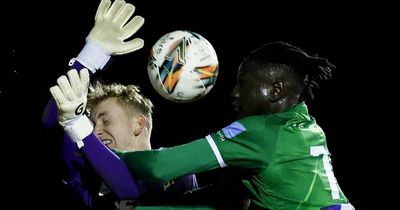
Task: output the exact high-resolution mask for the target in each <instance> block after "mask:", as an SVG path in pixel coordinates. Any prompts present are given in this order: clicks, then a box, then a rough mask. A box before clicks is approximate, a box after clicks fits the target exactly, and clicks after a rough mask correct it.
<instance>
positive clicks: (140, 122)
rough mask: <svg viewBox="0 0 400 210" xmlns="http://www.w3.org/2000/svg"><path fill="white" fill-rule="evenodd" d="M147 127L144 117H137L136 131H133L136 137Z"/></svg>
mask: <svg viewBox="0 0 400 210" xmlns="http://www.w3.org/2000/svg"><path fill="white" fill-rule="evenodd" d="M145 126H146V118H145V117H144V116H143V115H139V116H137V117H136V125H135V129H134V131H133V133H134V134H135V136H138V135H139V134H141V133H142V131H143V129H144V127H145Z"/></svg>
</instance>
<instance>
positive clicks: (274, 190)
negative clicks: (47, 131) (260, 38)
mask: <svg viewBox="0 0 400 210" xmlns="http://www.w3.org/2000/svg"><path fill="white" fill-rule="evenodd" d="M333 69H335V66H334V65H332V64H331V63H330V62H329V61H328V60H327V59H325V58H321V57H317V56H310V55H308V54H307V53H306V52H304V51H303V50H301V49H300V48H298V47H295V46H293V45H290V44H288V43H285V42H272V43H268V44H265V45H263V46H261V47H260V48H258V49H256V50H255V51H253V52H251V53H250V55H249V56H248V57H247V58H246V59H245V60H244V61H243V62H242V63H241V65H240V67H239V70H238V74H237V80H238V81H237V85H236V86H235V88H234V90H233V91H232V98H233V106H234V109H235V111H237V114H238V120H237V121H235V122H233V123H232V124H230V125H228V126H227V127H225V128H223V129H221V130H220V131H217V132H215V133H211V134H210V135H208V136H206V137H205V138H200V139H198V140H195V141H193V142H190V143H187V144H184V145H180V146H175V147H171V148H165V149H161V150H147V151H136V152H123V151H121V152H117V155H118V156H119V157H120V158H121V159H122V160H123V161H124V162H125V163H126V164H127V165H128V167H129V169H130V170H131V171H132V172H133V173H134V174H135V176H136V177H138V178H143V179H146V180H161V181H167V180H171V179H174V178H176V177H179V176H182V175H185V174H191V173H198V172H202V171H208V170H212V169H216V168H223V167H231V168H233V169H235V170H236V171H237V175H238V176H239V177H240V179H241V182H242V184H243V186H244V187H245V189H246V192H247V198H248V201H249V202H248V208H249V209H272V210H275V209H287V210H289V209H290V210H292V209H307V210H334V209H335V210H337V209H341V210H353V209H354V207H353V206H352V205H351V204H350V203H349V201H348V199H347V198H346V197H345V195H344V193H343V192H342V190H341V189H340V187H339V184H338V182H337V180H336V178H335V176H334V173H333V169H332V165H331V161H330V160H331V159H330V153H329V150H328V146H327V142H326V137H325V134H324V132H323V130H322V129H321V128H320V127H319V126H318V124H317V123H316V120H315V119H314V118H313V117H312V116H311V115H310V114H309V113H308V109H307V106H306V101H308V100H311V99H313V98H314V94H313V90H314V89H315V88H316V87H318V85H319V82H321V81H323V80H328V79H330V78H331V71H332V70H333ZM53 96H55V98H57V96H56V95H55V94H53ZM76 101H79V100H75V99H72V100H70V102H71V103H76ZM75 107H76V106H75ZM59 109H60V110H63V108H62V107H59ZM73 119H74V121H76V123H73V125H72V126H75V125H80V126H79V127H80V128H86V129H83V130H80V131H78V130H75V131H76V135H77V134H78V137H77V141H78V142H80V144H86V142H90V141H89V139H90V133H91V131H92V130H93V129H92V128H90V125H89V123H87V122H85V117H84V116H76V117H74V118H73ZM71 136H73V134H71ZM87 146H88V147H90V145H87ZM103 152H107V151H103ZM118 160H119V159H118V158H116V162H118ZM116 164H117V163H116ZM120 165H121V167H123V165H124V163H120ZM221 196H223V195H221Z"/></svg>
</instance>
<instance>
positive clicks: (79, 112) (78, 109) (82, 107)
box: [75, 103, 85, 115]
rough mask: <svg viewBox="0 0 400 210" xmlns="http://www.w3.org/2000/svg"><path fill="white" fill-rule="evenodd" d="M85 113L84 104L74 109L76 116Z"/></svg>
mask: <svg viewBox="0 0 400 210" xmlns="http://www.w3.org/2000/svg"><path fill="white" fill-rule="evenodd" d="M83 111H85V106H84V103H81V104H79V106H78V107H77V108H76V109H75V114H76V115H81V114H82V113H83Z"/></svg>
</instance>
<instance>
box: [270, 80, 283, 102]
mask: <svg viewBox="0 0 400 210" xmlns="http://www.w3.org/2000/svg"><path fill="white" fill-rule="evenodd" d="M284 87H285V86H284V83H283V81H277V82H274V83H273V84H272V89H271V101H273V102H275V101H278V100H279V99H281V98H282V97H283V95H284V91H285V90H284Z"/></svg>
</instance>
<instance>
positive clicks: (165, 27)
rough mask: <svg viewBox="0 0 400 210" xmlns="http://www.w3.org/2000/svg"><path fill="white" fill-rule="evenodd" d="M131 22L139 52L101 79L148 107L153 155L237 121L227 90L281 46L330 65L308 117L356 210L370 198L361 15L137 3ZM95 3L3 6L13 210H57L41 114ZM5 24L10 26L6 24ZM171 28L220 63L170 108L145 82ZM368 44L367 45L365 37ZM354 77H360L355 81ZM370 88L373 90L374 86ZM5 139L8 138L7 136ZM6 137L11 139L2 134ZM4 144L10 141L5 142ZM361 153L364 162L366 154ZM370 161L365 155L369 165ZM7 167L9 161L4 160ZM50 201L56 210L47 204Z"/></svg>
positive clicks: (80, 42)
mask: <svg viewBox="0 0 400 210" xmlns="http://www.w3.org/2000/svg"><path fill="white" fill-rule="evenodd" d="M130 2H131V3H133V4H134V5H135V6H136V12H135V14H136V15H141V16H143V17H144V18H145V24H144V26H143V27H142V28H141V29H140V30H139V32H138V33H137V34H136V35H135V37H141V38H143V39H144V40H145V46H144V48H143V49H141V50H139V51H137V52H133V53H130V54H127V55H122V56H115V57H114V58H113V63H112V64H111V66H110V68H109V69H108V70H107V71H106V72H102V73H101V75H102V76H103V79H104V80H107V81H118V82H121V83H123V84H130V83H133V84H137V85H139V86H140V87H141V90H142V92H143V93H144V94H145V95H146V96H148V97H149V98H150V99H151V100H152V101H153V103H154V105H155V110H154V119H153V120H154V128H153V134H152V144H153V147H159V146H172V145H177V144H181V143H186V142H189V141H190V140H194V139H197V138H199V137H203V136H205V135H207V134H208V133H209V132H214V131H217V130H219V129H220V128H222V127H224V126H226V125H228V124H229V123H230V122H231V121H232V120H234V119H235V118H234V115H233V112H232V109H231V105H230V92H231V90H232V88H233V86H234V85H235V82H236V70H237V68H238V65H239V64H240V62H241V60H242V59H243V58H244V57H245V56H246V55H247V54H248V53H249V52H250V51H251V50H253V49H255V48H257V47H258V46H260V45H261V44H263V43H266V42H269V41H278V40H280V41H286V42H289V43H292V44H293V45H296V46H298V47H300V48H302V49H304V50H305V51H306V52H309V53H310V54H315V53H317V54H318V55H320V56H321V57H326V58H328V59H329V60H330V61H331V62H332V63H333V64H335V65H336V66H337V70H336V71H335V72H334V77H333V79H332V80H331V81H330V82H328V83H326V84H325V85H324V86H322V87H321V89H320V90H319V91H317V93H316V100H315V101H313V102H312V103H310V104H309V108H310V113H311V114H312V115H313V116H315V117H316V119H317V122H318V123H319V124H320V126H321V127H322V128H323V129H324V130H325V132H326V135H327V141H328V146H329V149H330V152H331V153H332V164H333V167H334V171H335V175H336V177H337V179H338V181H339V184H340V186H341V188H342V190H343V191H344V193H345V194H346V196H347V197H348V198H349V200H350V201H351V202H352V204H353V205H354V206H355V207H356V208H358V209H364V208H366V206H367V205H366V204H364V202H365V201H366V200H367V199H368V197H371V194H372V193H371V192H370V190H368V189H369V187H370V186H371V185H372V184H370V183H365V181H363V180H365V179H369V178H368V177H369V176H370V173H371V172H370V170H371V169H370V165H369V162H368V156H369V155H371V154H369V153H368V152H367V151H368V150H369V148H371V147H373V146H374V145H373V142H372V140H373V139H376V136H375V134H374V132H373V130H374V129H377V125H374V124H372V123H370V121H369V118H368V116H366V114H365V112H364V111H363V108H364V107H362V106H360V104H361V103H362V102H363V101H368V95H367V93H366V92H367V91H365V90H366V89H369V85H370V83H369V80H368V79H369V76H367V74H366V72H365V70H364V71H362V70H360V69H362V68H361V66H360V61H362V60H364V61H365V59H366V58H365V57H362V56H361V55H362V53H363V52H364V50H365V46H369V45H370V43H369V41H362V40H365V39H362V38H363V36H365V33H366V32H367V31H368V30H366V28H367V27H366V25H369V24H370V23H371V20H370V19H369V18H367V17H366V16H364V15H366V14H364V13H367V12H365V11H364V12H363V11H362V10H357V12H359V13H355V10H354V9H355V8H354V7H349V5H337V4H329V3H326V4H324V5H322V4H312V5H311V4H310V5H304V4H303V5H299V4H293V3H282V4H280V5H276V4H272V3H270V2H261V1H245V2H238V3H228V2H227V1H226V2H218V5H217V2H216V1H209V0H203V1H174V2H172V1H163V2H158V1H154V2H150V1H135V2H132V1H130ZM97 6H98V1H78V0H69V1H66V2H63V3H61V2H59V1H51V2H29V3H25V2H24V3H22V2H13V5H11V6H8V5H7V7H6V8H7V9H10V10H11V11H12V12H11V13H10V14H11V15H9V16H8V20H11V21H9V22H7V23H6V28H7V29H9V30H8V31H11V32H12V33H6V34H5V35H6V41H5V42H4V43H5V46H6V50H7V53H6V55H7V56H6V57H5V61H6V62H4V63H5V64H6V65H5V66H3V68H2V70H1V83H0V91H1V92H0V97H1V101H2V103H1V104H2V106H4V108H3V110H5V111H4V114H5V120H4V121H3V124H4V123H6V124H7V126H5V129H6V130H7V131H9V132H10V133H12V136H15V137H13V138H12V139H11V140H9V141H6V142H5V144H6V146H7V149H5V150H7V151H9V152H11V153H12V154H13V155H12V156H10V155H6V154H5V153H4V154H3V155H4V157H3V160H7V161H3V162H4V163H3V164H4V167H6V168H7V169H6V170H5V171H7V173H5V174H6V175H7V180H10V183H9V184H7V186H11V187H10V188H9V191H8V192H9V193H8V194H9V195H10V199H11V200H9V202H12V203H13V204H14V205H16V206H20V205H28V206H29V207H41V208H46V209H47V208H49V209H54V208H55V209H57V208H62V205H63V204H62V202H64V201H65V199H63V196H64V195H63V194H62V192H61V189H60V188H59V180H58V178H59V177H58V176H59V175H58V174H59V168H58V166H57V164H58V161H57V154H58V152H59V149H60V148H59V147H58V146H59V145H58V144H57V143H56V142H57V141H59V139H47V138H46V136H45V135H43V134H44V133H43V130H42V128H41V124H40V117H41V112H42V110H43V108H44V106H45V104H46V102H47V100H48V99H49V97H50V93H49V91H48V88H49V87H50V86H52V85H54V81H55V80H56V79H57V78H58V77H59V76H60V75H61V74H63V73H64V72H65V71H66V70H67V69H68V67H67V64H68V61H69V60H70V59H71V58H72V57H75V56H76V55H77V54H78V53H79V51H80V50H81V48H82V47H83V46H84V44H85V37H86V36H87V34H88V33H89V31H90V29H91V28H92V26H93V24H94V15H95V12H96V9H97ZM9 23H11V24H10V25H9ZM174 30H190V31H194V32H197V33H199V34H201V35H202V36H204V37H205V38H206V39H208V40H209V41H210V42H211V43H212V44H213V46H214V48H215V50H216V52H217V54H218V58H219V62H220V68H219V76H218V79H217V83H216V85H215V86H214V88H213V89H212V91H211V92H210V93H209V94H208V95H207V96H206V97H205V98H203V99H201V100H199V101H196V102H193V103H188V104H177V103H173V102H169V101H166V100H165V99H163V98H162V97H161V96H159V95H158V94H157V93H156V91H155V90H154V89H153V88H152V86H151V84H150V82H149V79H148V76H147V70H146V65H147V57H148V54H149V52H150V48H151V46H152V45H153V44H154V43H155V42H156V41H157V39H158V38H160V37H161V36H162V35H164V34H166V33H168V32H171V31H174ZM364 38H365V37H364ZM360 74H361V76H360ZM372 90H373V88H372ZM11 131H12V132H11ZM8 135H10V134H8ZM8 138H9V137H8ZM366 153H367V154H366ZM366 156H367V157H366ZM10 159H12V161H8V160H10ZM50 200H54V201H55V202H56V203H59V204H60V205H61V206H59V207H54V206H53V205H50V204H49V205H46V204H47V203H48V202H52V201H50Z"/></svg>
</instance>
